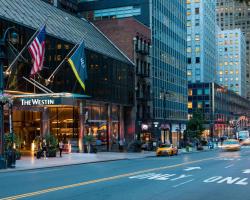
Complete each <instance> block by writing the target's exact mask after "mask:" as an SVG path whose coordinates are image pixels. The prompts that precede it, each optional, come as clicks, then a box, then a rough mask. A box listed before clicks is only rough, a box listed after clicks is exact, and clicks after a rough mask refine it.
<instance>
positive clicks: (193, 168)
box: [184, 167, 201, 171]
mask: <svg viewBox="0 0 250 200" xmlns="http://www.w3.org/2000/svg"><path fill="white" fill-rule="evenodd" d="M196 169H201V168H200V167H187V168H186V169H184V171H192V170H196Z"/></svg>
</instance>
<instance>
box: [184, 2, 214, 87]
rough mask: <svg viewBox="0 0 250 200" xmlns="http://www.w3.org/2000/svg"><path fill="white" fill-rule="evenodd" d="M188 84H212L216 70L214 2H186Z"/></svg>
mask: <svg viewBox="0 0 250 200" xmlns="http://www.w3.org/2000/svg"><path fill="white" fill-rule="evenodd" d="M186 26H187V40H188V41H187V57H188V67H187V68H188V69H187V70H188V82H189V83H195V82H213V81H215V70H216V59H215V58H216V53H217V51H216V1H214V0H200V1H195V0H190V1H187V25H186Z"/></svg>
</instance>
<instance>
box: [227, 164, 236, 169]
mask: <svg viewBox="0 0 250 200" xmlns="http://www.w3.org/2000/svg"><path fill="white" fill-rule="evenodd" d="M232 166H234V165H228V166H226V167H225V169H227V168H229V167H232Z"/></svg>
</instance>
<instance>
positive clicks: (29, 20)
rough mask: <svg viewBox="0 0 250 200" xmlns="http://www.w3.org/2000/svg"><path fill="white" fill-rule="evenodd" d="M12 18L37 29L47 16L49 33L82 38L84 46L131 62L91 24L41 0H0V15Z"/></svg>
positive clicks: (68, 38) (76, 39)
mask: <svg viewBox="0 0 250 200" xmlns="http://www.w3.org/2000/svg"><path fill="white" fill-rule="evenodd" d="M1 18H2V19H5V20H9V21H12V22H14V23H17V24H20V25H23V26H26V27H28V28H31V29H34V30H36V29H38V28H39V27H40V26H41V25H42V24H44V22H45V21H46V18H48V20H47V23H46V32H47V34H48V35H51V36H53V37H56V38H59V39H61V40H64V41H67V42H69V43H72V44H76V43H79V42H80V41H81V40H82V39H83V40H84V42H85V46H86V48H87V49H90V50H92V51H95V52H98V53H101V54H103V55H106V56H109V57H112V58H114V59H116V60H119V61H122V62H125V63H128V64H133V63H132V61H131V60H130V59H129V58H127V57H126V56H125V54H123V52H121V51H120V50H119V49H118V48H117V47H116V46H115V45H114V44H113V43H112V42H111V41H110V40H109V39H107V37H106V36H104V35H103V33H102V32H100V31H99V30H98V29H97V28H96V27H95V26H94V25H93V24H91V23H90V22H88V21H87V20H85V19H80V18H78V17H76V16H73V15H71V14H69V13H66V12H64V11H62V10H60V9H58V8H56V7H54V6H52V5H50V4H47V3H45V2H43V1H40V0H32V1H30V0H8V1H6V0H0V19H1Z"/></svg>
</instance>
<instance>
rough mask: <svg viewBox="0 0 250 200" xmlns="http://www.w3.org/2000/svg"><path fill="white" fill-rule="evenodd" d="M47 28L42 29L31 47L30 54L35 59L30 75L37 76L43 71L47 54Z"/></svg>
mask: <svg viewBox="0 0 250 200" xmlns="http://www.w3.org/2000/svg"><path fill="white" fill-rule="evenodd" d="M45 35H46V31H45V26H43V27H42V28H41V30H40V31H39V33H38V34H37V36H36V38H35V39H34V41H33V42H32V43H31V44H30V46H29V52H30V54H31V56H32V59H33V62H34V63H33V68H32V69H31V72H30V74H31V75H35V74H36V73H37V72H39V71H41V70H42V67H43V61H44V53H45Z"/></svg>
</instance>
